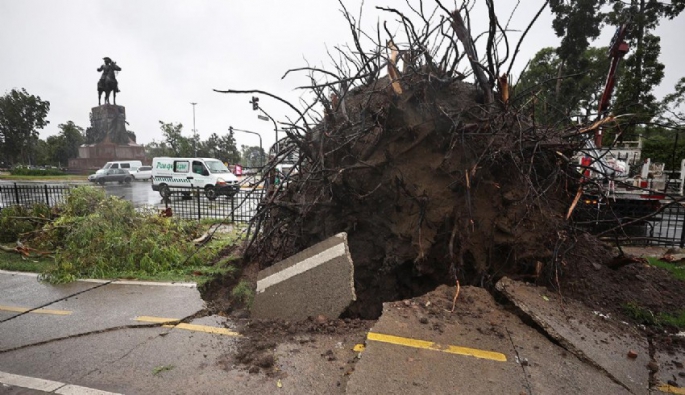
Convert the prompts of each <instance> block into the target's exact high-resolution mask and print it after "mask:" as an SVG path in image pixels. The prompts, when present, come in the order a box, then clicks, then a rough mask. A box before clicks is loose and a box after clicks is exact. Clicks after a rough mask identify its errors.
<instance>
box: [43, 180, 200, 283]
mask: <svg viewBox="0 0 685 395" xmlns="http://www.w3.org/2000/svg"><path fill="white" fill-rule="evenodd" d="M62 211H63V214H62V216H61V217H60V218H59V219H57V220H56V221H54V222H53V223H52V224H51V225H49V226H47V227H46V230H45V232H44V233H45V234H44V236H43V237H42V238H40V239H36V240H35V242H37V243H39V244H40V245H41V246H42V247H43V248H48V247H50V246H52V247H55V248H56V249H57V252H56V254H55V266H54V267H53V268H51V269H50V270H48V271H47V272H46V273H43V275H42V278H43V279H45V280H47V281H50V282H54V283H62V282H69V281H73V280H75V279H76V278H79V277H91V278H102V277H116V276H117V275H118V274H120V273H127V274H130V275H136V274H140V275H155V274H156V273H159V272H165V271H172V270H178V269H182V268H183V267H185V266H194V265H198V264H200V259H201V258H200V256H198V255H193V256H191V257H190V258H188V259H187V257H188V256H190V255H191V253H192V252H193V250H194V248H195V247H194V245H193V244H192V242H191V241H190V240H192V238H193V237H196V236H197V226H196V225H191V224H190V223H185V222H178V221H174V220H172V219H170V218H162V217H160V216H158V215H156V213H154V212H153V211H137V210H136V209H135V208H134V207H133V205H132V204H131V202H129V201H126V200H122V199H120V198H118V197H114V196H105V194H104V192H103V191H102V190H101V189H98V188H93V187H81V188H75V189H73V190H72V191H70V193H69V196H68V197H67V199H66V204H65V205H64V207H63V208H62Z"/></svg>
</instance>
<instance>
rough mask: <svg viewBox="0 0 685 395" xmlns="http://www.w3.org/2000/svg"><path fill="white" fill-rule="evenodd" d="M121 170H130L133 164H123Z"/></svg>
mask: <svg viewBox="0 0 685 395" xmlns="http://www.w3.org/2000/svg"><path fill="white" fill-rule="evenodd" d="M121 168H122V169H130V168H131V164H130V163H122V164H121Z"/></svg>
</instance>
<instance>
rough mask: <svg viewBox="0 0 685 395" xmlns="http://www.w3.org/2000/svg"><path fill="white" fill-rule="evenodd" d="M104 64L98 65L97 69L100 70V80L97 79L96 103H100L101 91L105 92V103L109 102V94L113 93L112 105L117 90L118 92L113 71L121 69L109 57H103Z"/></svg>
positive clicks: (115, 99)
mask: <svg viewBox="0 0 685 395" xmlns="http://www.w3.org/2000/svg"><path fill="white" fill-rule="evenodd" d="M104 61H105V64H103V65H102V66H100V67H99V68H98V70H97V71H102V76H101V77H100V81H98V105H102V103H101V98H102V92H105V104H109V94H110V92H111V93H112V95H113V102H114V105H116V104H117V92H119V83H118V82H117V78H116V76H115V74H114V72H115V71H121V67H119V66H117V64H116V62H113V61H112V59H110V58H104Z"/></svg>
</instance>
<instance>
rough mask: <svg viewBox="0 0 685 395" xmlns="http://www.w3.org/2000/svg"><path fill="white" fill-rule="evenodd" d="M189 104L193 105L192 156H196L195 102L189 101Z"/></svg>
mask: <svg viewBox="0 0 685 395" xmlns="http://www.w3.org/2000/svg"><path fill="white" fill-rule="evenodd" d="M190 104H192V105H193V151H195V155H194V156H197V130H196V129H195V105H196V104H197V103H193V102H191V103H190Z"/></svg>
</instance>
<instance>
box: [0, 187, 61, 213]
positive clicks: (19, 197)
mask: <svg viewBox="0 0 685 395" xmlns="http://www.w3.org/2000/svg"><path fill="white" fill-rule="evenodd" d="M70 188H72V187H70V186H63V185H18V184H16V183H14V184H3V185H0V208H1V207H8V206H24V207H27V206H33V205H34V204H45V205H47V206H48V207H54V206H55V205H57V204H60V203H62V202H63V201H64V200H65V198H66V195H67V191H69V189H70Z"/></svg>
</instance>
